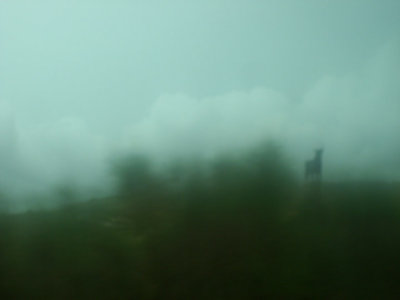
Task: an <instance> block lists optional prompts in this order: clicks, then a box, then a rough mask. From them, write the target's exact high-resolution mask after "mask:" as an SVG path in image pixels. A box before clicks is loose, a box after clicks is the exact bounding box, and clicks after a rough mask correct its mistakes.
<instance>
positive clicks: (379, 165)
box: [0, 0, 400, 198]
mask: <svg viewBox="0 0 400 300" xmlns="http://www.w3.org/2000/svg"><path fill="white" fill-rule="evenodd" d="M399 16H400V2H399V1H398V0H385V1H375V0H374V1H373V0H352V1H349V0H336V1H329V0H326V1H323V0H318V1H317V0H304V1H297V0H296V1H256V0H254V1H241V0H235V1H223V0H220V1H218V0H217V1H216V0H213V1H208V0H207V1H204V0H203V1H196V2H195V1H122V0H120V1H112V2H111V1H91V0H87V1H76V0H68V1H63V0H59V1H45V0H35V1H28V0H25V1H23V0H13V1H7V0H1V1H0V190H1V191H2V193H6V194H7V195H12V196H14V197H15V198H19V196H26V195H29V197H31V198H34V197H35V196H34V195H42V194H43V193H47V192H48V191H49V190H51V189H56V186H59V185H65V184H71V185H75V186H78V187H82V188H83V189H82V191H86V193H87V194H88V195H92V194H99V193H100V194H101V193H102V192H104V191H106V190H107V188H108V183H109V182H110V178H109V175H108V169H109V164H108V162H109V160H110V157H113V156H114V155H116V154H118V153H121V152H126V151H144V152H145V153H147V154H149V155H151V156H153V157H156V158H162V159H168V158H171V157H190V156H193V155H194V156H202V157H212V156H214V155H215V154H218V153H219V152H221V151H232V150H235V149H242V148H243V147H247V146H251V145H252V144H254V143H256V142H258V141H260V140H263V139H274V140H276V141H277V142H279V143H280V144H281V145H282V146H283V149H284V150H285V151H286V152H287V154H288V157H289V158H290V159H291V161H292V164H293V167H294V169H295V170H296V172H297V173H298V174H299V175H301V174H302V171H303V163H304V160H306V159H309V158H311V156H312V155H313V150H314V149H315V148H316V147H320V146H323V147H324V149H325V153H324V163H325V165H324V177H325V178H326V179H327V180H337V179H343V178H346V179H365V178H368V179H371V178H373V179H384V180H400V117H399V116H400V82H399V81H400V80H399V78H400V18H399Z"/></svg>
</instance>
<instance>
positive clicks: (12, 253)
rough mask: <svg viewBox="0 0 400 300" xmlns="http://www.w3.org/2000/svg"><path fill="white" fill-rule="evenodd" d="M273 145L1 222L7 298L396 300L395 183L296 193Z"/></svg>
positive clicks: (127, 170) (143, 169) (0, 286)
mask: <svg viewBox="0 0 400 300" xmlns="http://www.w3.org/2000/svg"><path fill="white" fill-rule="evenodd" d="M268 149H269V150H268ZM268 149H263V150H262V149H261V150H260V149H258V150H257V151H255V152H252V153H251V155H249V156H247V157H244V158H242V159H241V160H233V159H226V158H224V159H221V160H218V162H215V163H214V164H213V165H212V166H211V167H209V168H207V170H203V169H201V168H193V167H191V168H188V169H185V168H175V169H174V172H172V171H171V174H172V173H173V176H172V175H171V174H170V175H171V176H170V177H168V178H169V179H168V178H167V177H165V176H164V177H161V176H158V177H157V176H155V175H154V174H152V173H151V171H150V169H149V166H148V165H147V164H146V162H145V161H143V160H141V159H139V160H138V159H137V158H135V159H133V160H125V161H124V163H123V164H120V165H118V166H117V168H116V173H117V175H118V176H119V177H118V178H119V182H120V191H121V192H120V194H119V195H118V196H117V197H115V198H112V199H111V198H110V199H101V200H100V199H99V200H92V201H89V202H86V203H80V204H71V205H68V206H66V207H63V208H60V209H58V210H55V211H48V212H44V211H41V212H26V213H24V214H19V215H7V214H4V215H2V216H1V217H0V297H1V299H397V298H398V295H399V293H400V287H399V285H398V282H399V279H400V258H399V257H400V256H399V254H400V198H399V196H400V193H399V192H400V190H399V188H398V186H396V185H394V184H383V183H336V184H333V183H324V184H322V185H321V186H319V185H317V184H306V185H305V184H301V185H300V184H298V183H296V181H295V180H293V178H292V176H291V175H290V172H289V171H288V170H287V169H286V168H285V167H284V164H283V163H282V161H280V158H279V155H277V153H276V152H274V151H272V150H271V149H270V148H268ZM171 178H172V179H171ZM137 182H140V185H139V186H138V185H136V186H135V184H136V183H137ZM171 182H172V183H173V184H171ZM177 182H178V183H179V184H175V183H177ZM134 183H135V184H134Z"/></svg>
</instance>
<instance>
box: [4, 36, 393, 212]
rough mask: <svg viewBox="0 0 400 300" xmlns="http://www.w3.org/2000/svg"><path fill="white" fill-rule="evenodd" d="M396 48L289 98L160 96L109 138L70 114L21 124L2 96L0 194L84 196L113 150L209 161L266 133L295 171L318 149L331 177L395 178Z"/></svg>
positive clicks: (101, 178) (98, 182)
mask: <svg viewBox="0 0 400 300" xmlns="http://www.w3.org/2000/svg"><path fill="white" fill-rule="evenodd" d="M399 53H400V43H399V41H392V42H390V43H388V44H387V45H385V46H384V47H383V48H382V49H381V50H380V51H378V53H376V55H375V56H374V57H372V58H371V59H370V60H369V61H368V62H367V63H366V64H365V66H364V67H363V68H362V69H360V70H358V71H356V72H353V73H348V74H332V75H326V76H324V77H323V78H321V79H320V80H318V81H317V82H316V83H315V84H314V85H313V86H312V87H311V88H310V89H309V90H308V92H307V93H306V94H305V95H304V97H302V99H301V100H296V101H295V100H294V99H291V98H289V97H287V96H286V95H285V94H284V93H282V92H279V91H277V90H274V89H271V88H266V87H258V88H254V89H251V90H247V91H244V90H237V91H232V92H229V93H225V94H221V95H216V96H213V97H206V98H198V97H192V96H190V95H187V94H183V93H174V94H164V95H162V96H160V97H159V98H158V99H157V100H156V101H155V102H154V104H153V105H152V107H151V109H150V110H149V111H148V113H147V114H146V115H144V116H143V118H142V119H141V121H139V122H136V123H134V124H131V125H127V126H126V127H125V129H124V130H122V132H121V136H120V137H117V138H116V137H110V136H105V135H102V134H99V133H96V132H94V130H92V129H91V128H90V126H89V125H88V124H87V123H86V121H85V120H82V119H78V118H74V117H67V118H63V119H60V120H58V121H55V122H47V123H44V122H43V123H40V122H38V123H36V124H30V125H29V126H28V125H23V124H25V123H21V122H19V119H18V112H15V111H13V110H12V106H11V105H6V102H4V101H3V102H0V164H1V169H0V191H1V192H2V193H3V194H4V193H5V194H7V195H9V196H10V197H11V198H13V199H19V198H23V197H25V196H26V195H32V194H41V193H42V194H43V193H46V192H48V191H49V190H51V189H54V187H56V186H57V185H59V184H64V183H65V182H67V183H68V184H70V185H72V186H75V187H76V188H77V189H78V190H82V191H85V192H82V195H84V196H85V197H89V196H90V195H98V194H101V193H104V192H106V191H107V190H109V188H110V186H111V179H110V177H109V175H108V173H109V165H108V163H109V159H110V157H111V156H113V155H116V153H120V152H121V151H135V152H143V153H145V154H147V155H149V156H150V157H151V158H153V159H155V160H157V159H162V160H166V159H167V160H168V159H171V158H176V157H180V158H182V157H188V158H189V157H193V156H201V157H205V158H209V157H213V156H214V155H216V154H218V153H221V152H227V151H239V150H244V149H246V148H247V147H251V146H253V145H254V144H257V143H258V142H260V141H262V140H268V139H270V140H274V141H276V142H278V143H280V144H281V145H282V146H283V149H284V150H286V152H287V154H288V156H289V158H290V159H291V161H292V164H293V166H294V169H296V170H297V171H298V174H299V175H300V174H302V171H303V163H304V160H305V159H307V158H310V156H311V155H312V151H313V150H314V148H316V147H321V146H322V147H324V149H325V157H324V163H325V169H324V172H325V173H324V176H325V178H327V179H329V180H330V179H338V178H359V179H362V178H378V179H388V180H399V179H400V138H399V132H400V117H399V116H400V98H399V97H400V85H399V84H398V78H400V58H399V56H400V55H399ZM121 109H124V108H123V107H121ZM93 113H95V112H93ZM116 140H117V141H118V140H119V142H115V141H116ZM17 206H18V205H17Z"/></svg>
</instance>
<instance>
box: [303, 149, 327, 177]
mask: <svg viewBox="0 0 400 300" xmlns="http://www.w3.org/2000/svg"><path fill="white" fill-rule="evenodd" d="M322 152H323V149H317V150H315V156H314V158H313V159H312V160H308V161H306V165H305V167H306V168H305V178H306V180H315V181H320V180H321V176H322Z"/></svg>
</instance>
